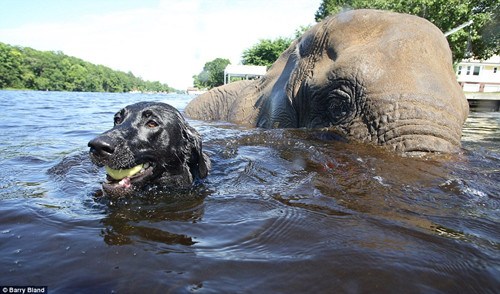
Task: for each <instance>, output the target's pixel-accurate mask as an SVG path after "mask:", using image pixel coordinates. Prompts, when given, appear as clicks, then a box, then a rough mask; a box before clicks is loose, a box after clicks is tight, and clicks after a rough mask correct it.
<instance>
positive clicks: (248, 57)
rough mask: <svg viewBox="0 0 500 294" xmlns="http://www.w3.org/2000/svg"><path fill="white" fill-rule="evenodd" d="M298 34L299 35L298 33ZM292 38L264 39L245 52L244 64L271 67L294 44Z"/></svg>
mask: <svg viewBox="0 0 500 294" xmlns="http://www.w3.org/2000/svg"><path fill="white" fill-rule="evenodd" d="M297 34H298V33H297ZM292 41H293V40H292V39H290V38H283V37H280V38H277V39H274V40H270V39H263V40H260V41H259V43H257V44H255V45H254V46H252V47H251V48H249V49H246V50H245V51H243V55H242V58H243V60H242V63H243V64H252V65H265V66H267V67H270V66H271V65H272V64H273V63H274V62H275V61H276V60H277V59H278V57H279V56H280V55H281V53H283V51H285V50H286V49H287V48H288V47H289V46H290V44H291V43H292Z"/></svg>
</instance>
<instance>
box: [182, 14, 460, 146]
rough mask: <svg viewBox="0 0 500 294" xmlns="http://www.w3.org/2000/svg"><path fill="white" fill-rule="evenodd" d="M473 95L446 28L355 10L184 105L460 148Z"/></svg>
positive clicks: (205, 113)
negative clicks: (263, 70)
mask: <svg viewBox="0 0 500 294" xmlns="http://www.w3.org/2000/svg"><path fill="white" fill-rule="evenodd" d="M468 111H469V107H468V104H467V100H466V99H465V96H464V94H463V92H462V90H461V88H460V86H459V85H458V83H457V81H456V77H455V73H454V71H453V67H452V56H451V51H450V49H449V46H448V43H447V41H446V38H445V37H444V35H443V34H442V32H441V31H440V30H439V29H438V28H437V27H435V26H434V25H433V24H431V23H430V22H428V21H427V20H425V19H422V18H419V17H416V16H411V15H406V14H399V13H392V12H385V11H377V10H351V11H347V12H344V13H340V14H337V15H335V16H332V17H329V18H327V19H325V20H324V21H323V22H321V23H319V24H317V25H315V26H314V27H313V28H311V29H310V30H308V31H307V32H306V33H305V34H304V35H303V36H302V37H300V38H299V39H297V40H296V41H295V42H293V43H292V44H291V45H290V47H289V48H288V49H287V50H286V51H285V52H284V53H283V54H282V55H281V56H280V58H279V59H278V60H277V61H276V62H275V63H274V64H273V66H272V67H271V68H270V69H269V71H268V72H267V74H266V76H264V77H262V78H261V79H258V80H255V81H240V82H235V83H231V84H228V85H224V86H221V87H218V88H215V89H212V90H211V91H209V92H207V93H205V94H203V95H200V96H198V97H197V98H196V99H194V100H193V101H192V102H191V103H190V104H189V105H188V106H187V107H186V110H185V113H186V115H187V116H189V117H191V118H194V119H201V120H226V121H230V122H234V123H238V124H244V125H248V126H256V127H263V128H327V129H328V130H331V131H332V132H336V133H338V134H341V135H342V136H344V137H345V138H347V139H351V140H356V141H361V142H366V143H371V144H375V145H381V146H385V147H387V148H388V149H390V150H394V151H396V152H398V153H405V154H413V153H416V154H420V153H422V152H424V153H427V152H444V153H448V152H456V151H458V150H460V138H461V135H462V125H463V123H464V121H465V119H466V117H467V115H468Z"/></svg>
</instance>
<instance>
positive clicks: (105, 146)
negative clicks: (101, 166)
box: [88, 136, 115, 157]
mask: <svg viewBox="0 0 500 294" xmlns="http://www.w3.org/2000/svg"><path fill="white" fill-rule="evenodd" d="M88 146H89V147H90V153H92V154H94V155H96V156H100V157H103V156H109V155H111V154H113V152H115V144H114V142H113V140H112V139H111V138H110V137H108V136H100V137H97V138H95V139H93V140H91V141H90V142H89V144H88Z"/></svg>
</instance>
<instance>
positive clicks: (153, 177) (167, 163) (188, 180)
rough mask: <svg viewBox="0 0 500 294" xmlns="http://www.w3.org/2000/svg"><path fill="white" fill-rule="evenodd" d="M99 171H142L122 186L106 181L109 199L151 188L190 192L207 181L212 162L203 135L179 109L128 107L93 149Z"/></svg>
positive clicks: (149, 105) (93, 143) (157, 105)
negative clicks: (188, 121) (204, 147)
mask: <svg viewBox="0 0 500 294" xmlns="http://www.w3.org/2000/svg"><path fill="white" fill-rule="evenodd" d="M88 146H89V147H90V158H91V160H92V162H93V163H94V164H96V165H98V166H107V167H109V168H111V169H115V170H120V169H122V170H123V169H129V168H132V167H134V166H137V165H143V168H142V169H141V171H140V172H139V173H137V174H135V175H133V176H130V177H126V178H124V179H122V180H114V179H113V178H112V177H111V176H109V175H107V179H106V181H105V182H104V183H103V184H102V188H103V191H104V192H105V193H106V194H107V195H110V196H124V195H131V194H133V193H134V192H136V191H141V190H144V189H145V188H148V187H160V188H162V189H186V188H189V187H191V186H192V185H193V183H195V182H196V181H197V180H199V179H202V178H205V177H206V176H207V174H208V171H209V169H210V159H209V158H208V156H207V155H206V154H205V153H204V152H203V150H202V141H201V138H200V135H199V134H198V132H197V131H196V130H195V129H194V128H192V127H191V126H189V125H188V124H187V122H186V121H185V120H184V118H183V117H182V115H181V114H180V113H179V111H178V110H177V109H175V108H174V107H172V106H170V105H168V104H166V103H159V102H139V103H136V104H132V105H129V106H126V107H125V108H123V109H121V110H120V111H118V112H117V113H116V114H115V116H114V127H113V128H112V129H110V130H109V131H106V132H104V133H103V134H101V135H100V136H98V137H96V138H95V139H93V140H91V141H90V142H89V143H88Z"/></svg>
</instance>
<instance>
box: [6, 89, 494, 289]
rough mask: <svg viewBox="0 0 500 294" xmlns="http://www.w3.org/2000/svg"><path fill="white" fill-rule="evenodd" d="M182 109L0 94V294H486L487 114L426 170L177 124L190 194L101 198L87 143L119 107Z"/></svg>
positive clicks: (102, 97) (339, 148) (104, 98)
mask: <svg viewBox="0 0 500 294" xmlns="http://www.w3.org/2000/svg"><path fill="white" fill-rule="evenodd" d="M190 99H191V98H190V97H189V96H187V95H147V94H102V93H64V92H34V91H29V92H24V91H0V109H1V116H0V135H1V138H2V140H1V142H0V163H1V166H2V168H0V188H1V189H0V254H1V255H0V256H1V263H0V273H1V275H0V286H5V285H16V286H23V285H24V286H28V285H30V286H33V285H35V286H48V290H49V293H72V292H78V293H168V292H170V293H184V292H201V293H235V292H238V293H241V292H243V293H269V292H276V293H303V292H307V293H401V292H405V293H498V290H499V289H500V113H499V112H471V114H470V117H469V118H468V120H467V122H466V125H465V129H464V136H463V152H462V153H461V154H459V155H453V156H432V157H427V158H402V157H399V156H395V155H393V154H389V153H387V152H384V151H381V150H379V149H378V148H374V147H370V146H364V145H360V144H356V143H349V142H344V141H342V140H338V138H335V137H333V136H330V135H328V134H325V133H322V132H319V131H311V130H309V131H307V130H259V129H245V128H241V127H239V126H235V125H231V124H228V123H224V122H201V121H192V120H190V121H189V122H190V124H191V125H192V126H194V127H195V128H196V129H197V130H198V131H199V132H200V133H201V134H202V136H203V140H204V148H205V150H206V152H207V153H208V154H209V155H210V157H211V159H212V163H213V168H212V170H211V173H210V175H209V177H208V179H207V180H206V182H205V183H204V185H203V186H202V187H201V188H199V189H197V190H196V191H192V192H191V193H186V194H185V195H180V194H175V193H169V192H168V191H165V193H164V194H161V195H156V196H155V197H152V198H151V199H141V200H137V201H124V202H120V203H113V202H112V201H107V200H106V199H105V197H102V193H100V192H99V191H100V182H101V181H102V180H103V179H104V176H105V175H104V171H103V170H102V169H99V168H97V167H95V166H93V165H92V164H91V163H90V161H89V158H88V148H87V142H88V141H89V140H90V139H92V138H93V137H95V136H96V135H98V134H99V133H101V132H103V131H105V130H107V129H109V128H111V127H112V123H113V114H114V113H115V112H116V111H118V110H119V109H120V108H121V107H123V106H125V105H128V104H131V103H134V102H138V101H146V100H148V101H163V102H167V103H170V104H172V105H173V106H175V107H177V108H178V109H180V110H182V109H183V108H184V107H185V105H186V104H187V103H188V101H189V100H190ZM188 194H189V195H188Z"/></svg>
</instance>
